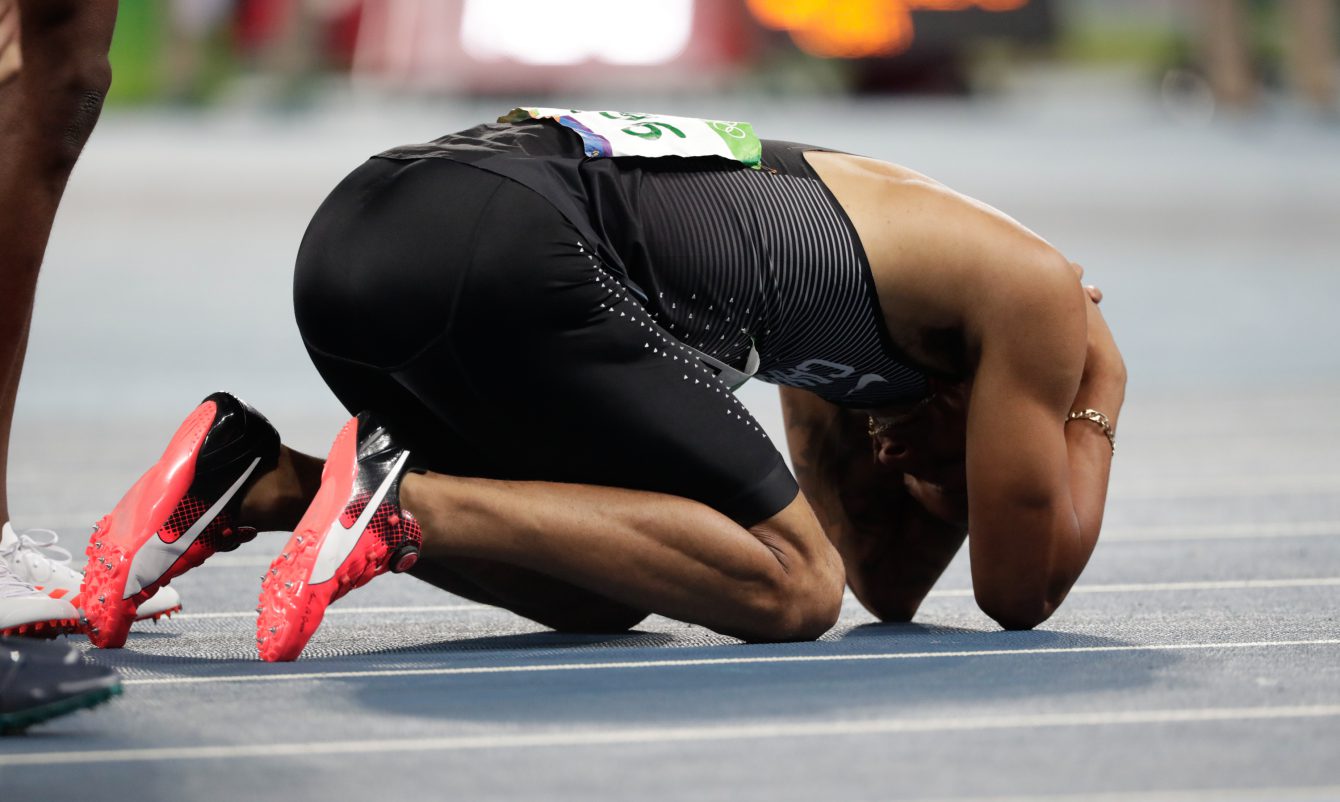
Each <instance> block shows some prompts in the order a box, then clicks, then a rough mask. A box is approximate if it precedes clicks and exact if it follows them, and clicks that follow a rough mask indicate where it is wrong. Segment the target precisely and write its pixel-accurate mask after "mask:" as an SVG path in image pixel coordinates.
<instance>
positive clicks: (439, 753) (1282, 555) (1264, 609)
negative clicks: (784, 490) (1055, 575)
mask: <svg viewBox="0 0 1340 802" xmlns="http://www.w3.org/2000/svg"><path fill="white" fill-rule="evenodd" d="M1036 88H1037V89H1038V90H1039V91H1037V92H1035V93H1032V94H1030V95H1028V97H1027V99H1025V98H1024V97H1023V96H1022V95H1021V96H1013V95H1007V96H1005V97H1003V98H1000V99H998V100H995V101H991V102H986V103H979V104H975V105H958V104H952V103H946V104H941V103H892V102H879V103H873V102H872V103H863V104H845V103H833V104H826V103H817V102H806V101H788V102H786V103H785V104H781V105H770V104H769V103H768V102H765V101H763V100H756V99H749V98H744V99H737V100H734V101H727V100H723V99H720V98H717V99H712V100H709V101H705V102H703V103H694V102H693V101H692V100H691V99H688V98H684V97H677V98H669V99H667V101H666V102H663V103H659V104H651V103H649V102H648V101H646V100H645V99H637V98H608V97H605V98H572V99H565V101H564V102H571V103H572V104H573V105H574V106H577V107H588V108H589V107H594V108H620V107H643V106H648V105H657V106H658V107H659V108H660V109H661V110H664V111H666V112H669V113H678V114H698V115H701V116H709V117H738V118H743V119H748V120H751V121H752V122H753V123H754V124H755V126H756V127H757V128H758V129H759V130H760V131H762V132H764V134H765V135H767V136H773V137H777V138H781V139H792V140H800V141H813V142H817V143H821V144H824V145H827V146H830V147H836V148H843V149H847V150H851V151H855V152H859V153H865V154H869V155H873V156H878V157H882V158H886V159H890V160H894V161H898V162H901V163H904V164H907V165H909V166H911V167H913V168H915V169H918V170H921V171H924V172H926V173H928V174H929V175H932V176H934V177H936V178H938V179H940V180H942V181H944V182H946V183H947V184H949V185H950V186H953V187H955V188H957V189H960V190H962V191H964V192H967V193H969V194H972V195H975V196H977V197H980V198H982V199H983V200H985V201H987V202H989V203H992V204H995V205H997V206H999V207H1001V208H1003V209H1005V210H1006V211H1008V212H1009V213H1011V214H1012V215H1014V216H1015V217H1017V218H1018V219H1020V220H1021V221H1023V222H1024V223H1025V224H1026V225H1029V226H1030V227H1032V228H1034V229H1035V230H1037V231H1039V232H1041V233H1042V234H1044V235H1045V236H1047V237H1048V238H1050V239H1051V240H1052V241H1053V242H1054V243H1055V244H1057V245H1058V247H1060V248H1061V249H1062V250H1064V251H1065V252H1066V253H1067V254H1068V255H1069V256H1070V257H1071V258H1072V259H1075V260H1077V261H1080V262H1082V263H1083V264H1084V265H1085V266H1086V267H1087V269H1088V275H1089V278H1090V280H1092V281H1094V282H1096V283H1098V284H1099V285H1100V286H1102V288H1103V289H1104V291H1105V292H1106V294H1107V300H1106V301H1105V302H1104V309H1105V311H1106V313H1107V315H1108V318H1109V320H1110V321H1111V323H1112V326H1113V329H1114V330H1115V332H1116V335H1117V339H1118V342H1119V343H1120V344H1121V345H1122V346H1123V348H1124V351H1125V354H1126V357H1127V360H1128V364H1129V369H1130V374H1131V383H1130V387H1129V392H1128V405H1127V409H1126V414H1125V415H1124V417H1123V419H1122V421H1121V433H1120V437H1119V440H1118V453H1117V461H1116V469H1115V477H1114V480H1113V491H1112V494H1111V502H1110V505H1109V512H1108V518H1107V524H1106V527H1105V531H1104V535H1103V538H1102V541H1101V542H1100V544H1099V547H1098V551H1097V553H1096V555H1095V556H1094V559H1093V561H1092V563H1091V566H1090V568H1089V569H1088V571H1087V572H1086V573H1085V575H1084V577H1083V579H1082V580H1081V582H1080V584H1079V586H1078V587H1077V588H1076V589H1075V592H1074V593H1073V594H1072V596H1071V597H1070V599H1069V600H1068V601H1067V602H1066V604H1065V606H1064V607H1063V608H1062V609H1061V610H1060V612H1059V613H1058V614H1057V615H1056V616H1055V617H1053V618H1052V619H1051V620H1050V621H1048V622H1047V623H1046V624H1044V625H1043V626H1042V627H1040V628H1039V629H1038V630H1036V631H1033V632H1018V633H1006V632H1001V631H999V630H998V629H997V628H996V627H995V626H994V625H993V624H992V622H991V621H990V620H988V619H987V618H986V617H984V616H983V615H982V614H980V613H979V612H978V611H977V609H976V606H975V604H974V603H973V599H972V597H971V591H970V585H969V574H968V565H967V560H966V554H963V555H960V558H959V559H958V560H957V561H956V562H955V563H954V564H953V565H952V567H951V568H950V569H949V571H948V573H947V574H946V575H945V577H944V579H943V580H942V581H941V582H940V584H939V585H938V587H937V589H936V591H935V592H934V594H933V595H932V596H931V598H930V599H928V600H927V602H926V604H925V605H924V607H923V609H922V611H921V613H920V615H919V616H918V617H917V621H916V623H914V624H908V625H898V626H883V625H879V624H877V623H875V621H874V620H873V619H872V617H871V616H870V615H869V614H868V613H866V612H865V611H863V610H862V609H861V608H860V607H859V605H857V604H856V603H855V602H854V601H851V600H849V601H848V603H847V605H846V607H845V608H844V612H843V615H842V619H841V622H840V623H839V624H838V626H837V627H835V628H834V629H833V630H832V631H831V632H830V633H828V634H827V635H826V636H825V637H824V638H823V639H822V640H821V641H820V642H817V643H805V644H790V645H761V646H750V645H743V644H740V643H738V642H735V641H732V640H730V639H728V638H723V637H719V636H716V635H713V634H712V633H710V632H707V631H706V630H703V629H699V628H696V627H691V626H686V625H682V624H679V623H676V622H673V621H669V620H665V619H660V618H652V619H649V620H648V621H646V622H645V623H644V624H643V625H642V626H641V627H639V629H638V630H637V631H635V632H631V633H628V634H625V635H618V636H575V635H559V634H555V633H552V632H549V631H546V630H544V629H543V628H541V627H539V626H537V625H533V624H531V623H529V622H527V621H524V620H522V619H519V618H517V617H515V616H513V615H510V614H508V613H505V612H502V611H498V610H492V609H489V608H485V607H480V606H478V605H474V604H470V603H467V602H465V601H463V600H461V599H458V598H454V597H452V596H449V595H447V594H444V593H442V592H439V591H437V590H435V589H433V588H431V587H429V586H427V585H425V584H422V583H420V582H418V581H417V580H414V579H411V578H408V577H397V576H387V577H383V578H380V579H378V580H377V581H375V582H373V583H372V584H371V585H369V586H368V587H367V588H365V589H362V590H359V591H356V592H354V593H352V594H351V595H350V596H348V597H347V598H345V599H343V600H342V601H340V602H339V603H338V604H336V605H335V606H334V607H332V608H331V610H330V614H329V615H328V616H327V619H326V622H325V624H324V626H323V627H322V629H321V630H320V631H319V632H318V633H317V635H316V637H315V638H314V639H313V640H312V643H311V646H310V648H309V649H308V651H307V653H306V654H305V656H304V657H303V659H302V660H300V661H298V662H296V663H292V664H286V665H266V664H262V663H260V662H258V661H257V660H256V656H255V651H254V646H253V641H252V635H253V631H254V630H253V627H254V613H252V612H251V611H252V609H253V608H254V606H255V600H256V595H257V592H258V588H259V579H258V577H259V576H260V574H261V572H262V571H263V570H264V567H265V565H266V564H267V563H268V561H269V560H270V558H272V557H273V556H274V552H275V551H276V550H278V549H279V547H280V546H281V544H282V543H283V540H284V536H283V535H282V534H278V533H274V534H262V535H261V536H260V537H259V538H258V539H257V540H256V541H255V542H254V543H252V544H250V545H248V546H244V547H243V548H242V549H240V550H239V551H237V552H235V553H233V554H228V555H220V556H219V557H217V558H215V559H214V560H212V561H211V562H210V563H208V564H207V565H206V566H204V567H203V568H201V569H199V570H197V571H195V572H193V573H191V574H188V575H186V576H185V577H182V578H181V579H179V580H177V581H176V582H175V583H174V584H173V587H175V588H177V589H178V590H179V591H180V592H181V595H182V598H183V601H184V604H185V611H184V612H183V613H182V614H181V615H179V616H177V617H175V618H173V619H172V620H171V621H164V622H162V623H160V624H158V625H157V626H155V625H152V624H147V625H146V624H137V625H136V626H135V628H134V629H133V630H132V632H131V635H130V639H129V641H128V643H127V645H126V648H125V649H123V650H120V651H111V652H99V653H97V654H96V655H94V656H95V657H96V659H98V660H100V661H104V662H106V663H108V664H111V665H114V666H117V667H119V668H120V669H122V671H123V674H124V677H125V685H126V687H125V694H124V697H123V698H121V699H119V700H117V701H116V702H114V703H113V704H111V705H109V706H107V707H105V708H103V709H101V710H99V711H96V712H90V713H81V714H78V715H75V716H72V717H69V718H65V719H62V720H59V721H56V722H52V723H50V724H47V725H44V726H42V727H40V728H35V729H34V730H33V731H31V732H30V733H29V734H28V735H26V736H22V737H13V738H6V739H4V740H3V741H0V798H3V799H5V800H57V799H80V800H104V799H105V800H124V799H136V800H160V799H161V800H179V799H191V800H235V799H253V798H255V799H267V798H273V799H281V798H282V799H284V800H287V801H288V802H295V801H296V800H305V799H312V800H331V799H354V798H357V799H368V798H383V799H413V798H455V799H472V800H473V799H490V800H492V799H498V800H503V799H506V800H535V799H562V800H590V799H610V800H623V799H640V800H661V799H666V800H668V799H686V798H691V799H709V800H711V799H722V800H724V799H731V800H741V799H760V800H764V799H766V800H816V799H822V800H830V799H844V800H846V799H851V800H866V799H868V800H911V799H917V800H921V799H936V800H966V799H974V800H977V799H986V800H1004V799H1030V800H1049V799H1067V800H1068V799H1096V800H1141V801H1144V800H1178V801H1180V800H1190V799H1230V800H1238V799H1243V800H1276V799H1288V800H1323V799H1340V761H1337V760H1336V756H1337V755H1340V457H1337V451H1336V448H1335V446H1336V444H1337V443H1340V418H1338V417H1337V416H1336V415H1335V414H1334V410H1335V409H1336V405H1337V403H1338V402H1340V348H1337V347H1336V343H1337V342H1340V324H1338V323H1337V316H1336V315H1335V313H1334V304H1335V299H1336V298H1337V297H1340V271H1338V270H1337V269H1336V268H1337V262H1336V258H1337V257H1336V255H1335V254H1336V251H1335V227H1334V223H1335V218H1336V211H1337V209H1340V159H1337V158H1336V157H1335V156H1336V154H1337V153H1340V147H1337V146H1338V145H1340V129H1337V127H1336V126H1335V125H1334V124H1330V123H1324V122H1317V121H1315V120H1310V119H1306V118H1305V117H1304V115H1302V114H1301V113H1299V112H1296V111H1293V110H1290V109H1272V110H1270V111H1269V112H1267V113H1266V114H1265V115H1264V116H1262V117H1260V118H1257V119H1254V120H1250V121H1227V122H1216V123H1214V124H1212V125H1209V126H1201V127H1197V126H1190V125H1187V124H1183V123H1179V122H1177V121H1176V119H1175V118H1173V117H1169V116H1168V115H1166V114H1164V113H1163V112H1162V111H1161V110H1160V108H1159V107H1158V106H1157V105H1156V104H1154V103H1152V102H1147V101H1146V100H1145V99H1144V98H1143V97H1142V96H1141V95H1140V94H1139V93H1138V92H1130V93H1128V94H1119V93H1118V94H1117V95H1115V96H1114V94H1113V93H1112V92H1106V93H1102V94H1099V93H1091V92H1088V91H1084V90H1083V89H1082V88H1080V89H1077V88H1075V87H1069V86H1049V85H1045V84H1044V85H1041V86H1039V87H1036ZM508 105H510V103H509V102H508V101H499V102H496V103H490V104H480V105H472V106H454V107H450V108H446V109H442V108H428V107H417V108H415V107H406V106H391V107H381V106H376V105H371V106H370V105H368V104H366V103H364V102H357V101H353V100H340V101H332V102H331V103H330V104H329V105H328V106H323V107H321V108H320V109H319V110H317V111H314V112H312V113H310V114H308V115H306V116H301V117H296V118H283V119H270V118H264V117H260V116H257V115H249V114H242V115H239V114H237V113H235V112H228V111H218V112H208V113H204V114H203V115H200V116H189V117H176V116H155V115H150V116H141V115H136V116H126V115H116V114H109V115H108V116H107V117H106V119H105V120H104V124H103V125H102V126H101V127H100V128H99V130H98V132H97V134H96V135H95V136H94V137H93V141H92V143H91V144H90V146H89V149H88V151H87V153H86V156H85V159H84V161H83V162H81V164H80V166H79V169H78V170H77V171H76V174H75V177H74V180H73V182H72V184H71V187H70V191H69V195H68V203H67V205H66V206H65V208H63V209H62V211H61V217H60V219H59V220H58V221H57V227H56V231H55V234H54V236H53V245H52V249H51V252H50V254H49V258H48V261H47V265H46V268H45V272H44V274H43V284H42V289H41V292H40V296H39V303H38V308H37V312H36V320H35V328H34V331H33V340H32V349H31V352H30V355H29V362H28V364H29V367H28V373H27V375H26V378H25V382H26V383H25V386H24V388H23V393H22V397H21V398H20V408H19V412H18V420H17V431H16V433H15V443H14V447H13V453H14V457H13V458H14V465H13V468H12V471H11V473H12V479H11V481H12V485H13V487H12V489H11V496H12V498H13V499H14V502H13V503H14V505H15V510H14V513H15V519H16V524H17V525H18V526H19V528H20V529H22V528H25V527H36V526H46V527H52V528H55V529H57V530H58V531H59V532H60V533H61V535H62V539H63V542H64V543H65V545H67V546H69V547H70V548H71V550H72V551H78V550H79V547H81V546H82V544H83V538H84V537H85V536H86V533H87V531H88V526H89V525H90V524H91V523H92V522H93V521H94V520H96V519H97V517H98V516H99V515H101V514H102V513H103V512H105V511H106V510H107V509H109V508H110V507H111V505H112V504H113V503H114V502H115V500H116V498H117V497H118V496H119V495H120V493H121V492H122V491H123V490H124V489H125V488H126V487H127V486H129V484H130V483H131V482H132V481H133V480H134V478H135V477H136V476H137V475H138V474H139V472H140V471H142V470H143V469H144V467H145V466H146V465H147V464H148V463H149V461H151V460H152V459H153V458H154V457H155V456H156V455H157V453H158V452H159V450H161V448H162V445H163V443H164V442H165V441H166V438H167V437H168V436H169V435H170V433H171V431H172V427H173V426H174V425H175V423H176V422H177V421H178V420H180V419H181V416H182V415H184V414H185V413H186V412H187V411H189V410H190V409H191V408H192V407H193V406H194V405H195V403H197V402H198V401H199V399H200V398H202V397H204V396H205V395H206V394H208V393H209V392H211V391H213V390H215V389H228V390H231V391H233V392H236V393H238V394H239V395H241V396H243V397H244V398H246V399H247V400H249V401H250V402H252V403H254V404H255V405H257V406H258V407H259V408H260V409H261V410H263V411H265V412H266V413H267V414H268V415H269V416H270V417H271V418H272V420H274V422H275V423H276V425H277V426H278V427H279V429H280V431H281V432H282V433H283V434H284V435H285V439H286V441H287V442H289V443H290V444H292V445H294V446H296V447H298V448H300V449H302V450H305V451H308V452H311V453H324V452H325V450H326V447H327V445H328V442H329V438H331V437H333V436H334V434H335V432H336V431H337V430H338V428H339V426H340V424H341V422H342V420H343V418H344V415H343V412H342V410H341V409H340V408H339V407H338V406H337V404H336V403H335V401H334V400H333V399H332V398H331V397H329V395H328V394H327V393H326V392H325V389H324V387H323V386H322V385H321V383H320V381H319V379H318V377H317V376H316V374H315V372H314V371H313V370H312V368H311V367H310V365H309V364H308V363H307V361H306V358H305V355H304V354H303V351H302V347H301V344H300V343H299V341H298V338H297V334H296V331H295V328H294V325H293V323H292V315H291V312H290V305H289V303H290V302H289V282H290V276H291V272H290V271H291V265H292V259H293V255H294V253H295V251H296V248H297V243H298V240H299V237H300V236H301V234H302V231H303V228H304V226H305V224H306V221H307V219H308V217H309V216H310V214H311V212H312V211H313V210H314V209H315V208H316V205H317V204H318V203H319V202H320V200H321V198H322V197H323V196H324V194H325V193H326V192H327V191H328V190H329V189H330V188H331V187H332V186H333V185H334V184H335V183H336V182H337V181H338V180H339V179H340V178H341V177H342V176H343V175H344V174H345V173H346V172H347V171H348V170H350V169H351V168H353V167H354V166H355V165H356V164H357V163H358V162H359V161H360V160H361V159H362V158H363V157H365V156H366V155H368V154H370V153H373V152H375V151H377V150H380V149H382V148H384V147H387V146H390V145H394V144H398V143H401V142H409V141H420V140H423V139H427V138H430V137H432V136H435V135H438V134H440V133H443V132H446V131H449V130H455V129H457V128H461V127H465V126H467V125H470V124H473V123H474V122H476V121H478V120H481V119H486V118H488V117H489V116H491V115H494V114H497V113H498V112H499V111H500V110H502V109H504V108H505V107H506V106H508ZM744 398H745V400H746V401H747V402H748V404H749V405H750V407H751V408H752V409H754V410H755V412H756V415H757V416H758V417H759V419H760V420H761V421H762V422H763V423H764V424H765V426H766V427H767V428H768V430H769V431H770V432H773V433H774V435H775V436H776V437H778V438H780V436H781V431H780V415H779V413H778V409H777V402H776V398H775V393H774V391H772V390H771V389H770V388H768V387H766V386H763V385H759V386H750V387H748V388H747V389H746V390H745V391H744ZM75 640H76V642H81V643H85V644H86V643H87V642H86V640H84V639H82V638H78V639H75Z"/></svg>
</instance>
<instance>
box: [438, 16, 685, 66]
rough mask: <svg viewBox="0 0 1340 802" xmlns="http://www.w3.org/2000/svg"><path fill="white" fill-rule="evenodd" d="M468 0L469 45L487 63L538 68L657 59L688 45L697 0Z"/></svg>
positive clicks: (464, 38)
mask: <svg viewBox="0 0 1340 802" xmlns="http://www.w3.org/2000/svg"><path fill="white" fill-rule="evenodd" d="M574 8H576V6H574V5H570V4H566V3H556V2H553V0H465V10H464V12H465V13H464V15H463V18H462V21H461V44H462V47H463V48H464V49H465V51H466V52H467V53H469V54H470V55H471V56H473V57H474V58H477V59H480V60H482V61H490V60H498V59H510V60H513V61H517V62H520V63H522V64H532V65H536V66H566V65H574V64H581V63H583V62H586V61H603V62H606V63H608V64H620V65H650V64H664V63H667V62H670V61H673V60H674V59H675V58H676V57H678V56H679V55H680V54H681V53H683V52H684V49H685V48H686V47H688V44H689V39H690V36H691V34H692V31H693V0H639V2H636V3H632V2H628V0H584V2H582V3H581V4H580V13H578V12H576V11H574Z"/></svg>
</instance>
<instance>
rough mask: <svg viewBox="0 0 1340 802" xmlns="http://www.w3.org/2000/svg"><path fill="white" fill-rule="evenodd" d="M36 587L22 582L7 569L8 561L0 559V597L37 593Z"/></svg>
mask: <svg viewBox="0 0 1340 802" xmlns="http://www.w3.org/2000/svg"><path fill="white" fill-rule="evenodd" d="M37 593H38V591H37V588H35V587H33V586H32V585H29V584H28V583H27V582H24V581H23V580H22V579H19V578H18V577H17V576H15V575H14V572H13V571H11V570H9V561H8V560H0V599H13V598H18V597H19V596H34V595H37Z"/></svg>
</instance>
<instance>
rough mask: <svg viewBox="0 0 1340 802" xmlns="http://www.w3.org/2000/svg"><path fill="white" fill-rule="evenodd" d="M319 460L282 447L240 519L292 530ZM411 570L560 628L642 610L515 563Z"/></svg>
mask: <svg viewBox="0 0 1340 802" xmlns="http://www.w3.org/2000/svg"><path fill="white" fill-rule="evenodd" d="M323 465H324V463H323V461H322V460H320V459H317V458H316V457H311V456H308V455H306V454H303V453H301V452H298V451H294V450H293V449H291V448H288V447H286V446H281V447H280V449H279V461H278V464H277V465H276V466H275V467H274V469H273V470H270V471H268V472H266V473H264V474H262V475H261V476H259V477H258V478H257V479H256V481H255V482H253V483H252V485H251V487H249V488H248V489H247V492H246V495H244V496H243V497H242V501H241V503H240V506H239V509H238V522H239V523H241V524H242V525H244V526H249V527H252V528H254V529H256V530H257V531H262V532H271V531H282V532H290V531H292V530H293V529H294V528H295V527H296V526H297V525H298V521H299V520H300V519H301V518H302V516H303V513H304V512H306V511H307V506H308V505H309V504H310V503H311V502H312V498H313V497H314V496H315V495H316V490H317V488H318V487H320V485H321V469H322V466H323ZM411 574H412V575H414V576H416V577H418V578H419V579H422V580H423V581H425V582H428V583H429V584H431V585H435V586H437V587H439V588H441V589H443V590H445V591H447V592H448V593H454V594H456V595H457V596H461V597H463V598H466V599H470V600H471V601H476V602H479V603H480V604H488V605H492V606H494V607H502V608H504V609H506V610H510V611H512V612H514V613H516V614H517V615H520V616H523V617H525V618H529V619H531V620H532V621H536V622H538V623H540V624H543V625H545V626H547V627H550V628H551V629H556V630H559V631H560V632H622V631H624V630H627V629H629V628H631V627H633V626H634V625H636V624H637V623H638V622H639V621H641V620H642V619H643V618H645V617H646V613H644V612H639V611H637V610H634V609H633V608H630V607H626V606H624V605H621V604H617V603H615V602H612V601H610V600H609V599H607V598H605V597H603V596H600V595H598V594H595V593H591V592H590V591H586V590H582V589H581V588H578V587H575V586H573V585H570V584H568V583H566V582H560V581H558V580H556V579H553V578H551V577H548V576H545V575H543V574H540V573H537V572H535V571H528V570H526V569H524V568H518V567H516V566H511V565H504V564H502V563H498V562H492V561H489V560H479V559H470V558H464V557H462V558H453V559H451V560H448V561H441V560H432V559H428V558H427V557H425V558H424V559H422V560H420V561H419V563H418V564H417V565H416V566H415V567H414V569H413V570H412V571H411Z"/></svg>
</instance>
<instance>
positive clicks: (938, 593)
mask: <svg viewBox="0 0 1340 802" xmlns="http://www.w3.org/2000/svg"><path fill="white" fill-rule="evenodd" d="M1337 585H1340V577H1316V578H1300V579H1225V580H1210V581H1202V582H1128V583H1120V584H1111V585H1076V586H1075V587H1074V588H1073V589H1071V591H1070V593H1071V595H1074V594H1077V593H1078V594H1083V593H1142V592H1143V593H1157V592H1168V591H1187V590H1190V591H1194V590H1266V589H1270V588H1322V587H1332V586H1337ZM930 596H931V597H934V598H964V597H970V596H972V589H971V588H949V589H945V590H932V591H931V592H930ZM846 598H847V601H852V597H851V595H850V594H848V595H847V597H846ZM498 609H499V608H497V607H489V606H488V605H485V604H438V605H419V606H405V607H331V608H329V609H327V610H326V615H414V614H424V615H427V614H429V613H469V612H480V611H483V610H498ZM255 617H256V613H255V611H253V610H246V611H240V610H238V611H228V612H219V613H177V614H176V615H174V616H173V617H172V620H173V621H182V620H192V619H199V620H204V619H219V618H255Z"/></svg>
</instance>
